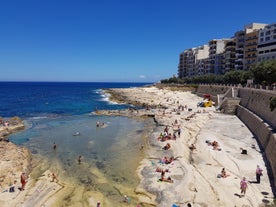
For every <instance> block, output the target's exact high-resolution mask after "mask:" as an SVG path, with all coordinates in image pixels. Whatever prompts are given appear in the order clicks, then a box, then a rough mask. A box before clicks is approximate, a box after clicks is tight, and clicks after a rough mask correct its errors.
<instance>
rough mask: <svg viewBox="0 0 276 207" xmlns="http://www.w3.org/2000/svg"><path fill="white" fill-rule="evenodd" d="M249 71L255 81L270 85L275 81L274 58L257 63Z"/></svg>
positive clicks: (275, 68) (275, 63)
mask: <svg viewBox="0 0 276 207" xmlns="http://www.w3.org/2000/svg"><path fill="white" fill-rule="evenodd" d="M250 71H251V72H252V74H253V76H254V81H255V82H256V83H259V84H265V85H271V84H273V83H275V82H276V60H266V61H263V62H260V63H257V64H256V65H255V66H253V67H252V68H251V69H250Z"/></svg>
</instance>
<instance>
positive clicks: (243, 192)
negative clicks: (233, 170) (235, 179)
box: [220, 165, 263, 197]
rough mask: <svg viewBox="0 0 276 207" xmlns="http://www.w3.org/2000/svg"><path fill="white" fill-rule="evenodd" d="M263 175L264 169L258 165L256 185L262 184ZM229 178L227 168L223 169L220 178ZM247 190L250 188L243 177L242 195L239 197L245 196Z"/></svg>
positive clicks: (241, 182)
mask: <svg viewBox="0 0 276 207" xmlns="http://www.w3.org/2000/svg"><path fill="white" fill-rule="evenodd" d="M262 175H263V169H262V168H260V166H259V165H257V168H256V182H255V183H260V182H261V176H262ZM228 176H230V175H229V174H227V173H226V171H225V168H222V170H221V174H220V177H222V178H226V177H228ZM247 188H248V181H247V180H246V178H245V177H243V178H242V180H241V181H240V190H241V192H240V195H239V196H240V197H244V196H245V193H246V190H247Z"/></svg>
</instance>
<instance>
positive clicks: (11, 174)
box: [0, 117, 32, 190]
mask: <svg viewBox="0 0 276 207" xmlns="http://www.w3.org/2000/svg"><path fill="white" fill-rule="evenodd" d="M24 128H25V126H24V123H23V121H22V120H21V119H20V118H18V117H12V118H7V119H3V118H1V127H0V166H1V173H0V176H1V177H0V186H1V190H5V189H7V188H8V186H10V185H11V184H12V183H13V182H14V180H17V181H19V178H20V175H21V173H22V172H26V173H30V172H31V169H32V156H31V153H30V151H29V150H28V149H26V148H25V147H20V146H17V145H15V144H13V143H11V142H9V138H8V135H10V134H12V133H15V132H18V131H21V130H23V129H24ZM18 183H19V182H18Z"/></svg>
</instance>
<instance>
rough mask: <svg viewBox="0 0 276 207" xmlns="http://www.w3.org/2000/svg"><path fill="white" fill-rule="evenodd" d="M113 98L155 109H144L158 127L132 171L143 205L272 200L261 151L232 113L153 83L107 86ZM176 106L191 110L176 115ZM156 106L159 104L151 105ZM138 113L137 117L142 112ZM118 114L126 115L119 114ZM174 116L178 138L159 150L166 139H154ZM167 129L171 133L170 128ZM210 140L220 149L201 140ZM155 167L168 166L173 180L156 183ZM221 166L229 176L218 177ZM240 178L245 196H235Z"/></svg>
mask: <svg viewBox="0 0 276 207" xmlns="http://www.w3.org/2000/svg"><path fill="white" fill-rule="evenodd" d="M108 92H109V93H110V91H108ZM114 97H115V98H114ZM118 97H119V99H121V98H122V99H121V101H125V102H127V103H129V104H131V103H132V104H134V105H135V104H137V103H138V105H142V106H150V108H151V107H152V108H154V109H150V111H147V112H144V113H145V114H144V115H146V114H147V115H149V116H154V118H155V121H156V122H157V123H158V124H159V125H160V127H159V130H160V131H157V132H155V133H153V134H152V135H151V137H152V138H151V139H150V140H149V142H150V149H149V150H148V151H147V155H146V156H147V157H146V158H145V159H144V160H143V161H142V162H141V165H140V167H139V168H138V170H137V172H138V174H139V176H140V179H141V182H140V185H139V186H138V187H137V189H136V191H137V193H138V194H139V193H140V192H142V193H141V194H142V195H140V201H141V202H142V203H144V204H145V203H146V205H145V206H147V205H149V206H150V205H154V206H160V207H161V206H172V205H173V204H177V205H180V206H183V205H186V204H187V203H189V202H190V203H192V204H193V206H242V205H248V206H256V207H257V206H260V205H266V204H271V203H273V199H274V195H273V192H272V189H271V186H270V181H269V178H268V175H267V173H268V172H267V171H266V169H265V162H264V160H263V157H262V152H261V150H260V149H259V147H258V144H257V141H256V139H255V138H254V136H253V135H252V134H251V132H250V131H249V130H248V129H247V128H246V126H245V125H244V124H243V123H242V122H241V121H240V120H239V119H238V118H237V117H236V116H233V115H225V114H221V113H219V112H216V110H215V107H208V108H198V107H197V103H198V102H200V101H202V99H201V98H200V97H198V96H196V95H194V94H192V93H191V92H190V91H188V92H187V91H175V90H170V89H166V88H163V89H160V88H156V87H154V86H153V87H144V88H137V89H112V90H111V99H112V98H113V99H112V100H113V101H117V99H118ZM179 105H187V108H188V109H191V110H190V111H189V110H185V111H181V112H180V113H179V111H178V110H177V109H178V107H179ZM156 106H159V108H158V109H156V108H155V107H156ZM164 111H165V113H164ZM109 113H110V112H109ZM125 113H127V112H125ZM131 113H135V112H131ZM139 113H140V115H141V113H142V112H139ZM114 114H116V112H114ZM114 114H113V115H114ZM152 114H154V115H152ZM119 115H125V114H124V113H122V112H119ZM175 120H177V121H178V123H180V125H181V129H182V133H181V136H180V137H179V138H177V139H176V140H169V141H167V142H169V143H170V144H171V146H172V150H171V151H169V150H168V152H164V151H162V147H163V146H164V144H165V143H163V142H159V141H157V137H158V136H159V134H160V132H162V131H163V129H164V127H165V126H167V125H170V126H171V125H172V123H173V122H174V121H175ZM170 132H173V130H172V128H170ZM209 140H211V141H213V140H216V141H217V142H218V143H219V146H220V149H221V150H219V151H218V150H213V149H212V148H210V146H208V145H207V144H206V141H209ZM191 144H195V145H196V147H197V149H196V150H195V151H191V150H190V149H189V146H190V145H191ZM241 149H246V150H247V152H248V154H247V155H243V154H241ZM162 156H174V157H178V159H177V160H175V161H174V162H173V163H172V164H170V165H164V164H160V163H159V162H158V160H159V159H160V158H161V157H162ZM256 165H260V166H262V168H263V169H264V176H262V183H261V184H256V183H255V168H256ZM156 168H163V169H165V168H166V169H169V173H167V174H166V175H169V176H170V177H171V178H172V179H173V180H174V181H175V182H174V183H165V182H158V179H159V178H160V173H157V172H156V171H155V170H156ZM222 168H225V169H226V171H227V173H228V174H229V177H227V178H219V177H218V175H219V174H220V171H221V169H222ZM242 177H246V178H247V179H248V181H249V187H248V192H247V195H246V196H245V198H240V188H239V183H240V180H241V179H242ZM207 192H208V193H207Z"/></svg>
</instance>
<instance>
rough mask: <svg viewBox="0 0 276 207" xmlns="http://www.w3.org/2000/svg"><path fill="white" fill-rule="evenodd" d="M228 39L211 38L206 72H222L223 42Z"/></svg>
mask: <svg viewBox="0 0 276 207" xmlns="http://www.w3.org/2000/svg"><path fill="white" fill-rule="evenodd" d="M227 41H228V39H213V40H210V41H209V63H208V71H207V73H214V74H222V72H223V67H224V66H223V62H224V51H225V44H226V42H227Z"/></svg>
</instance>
